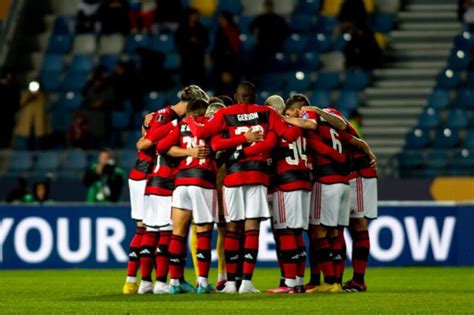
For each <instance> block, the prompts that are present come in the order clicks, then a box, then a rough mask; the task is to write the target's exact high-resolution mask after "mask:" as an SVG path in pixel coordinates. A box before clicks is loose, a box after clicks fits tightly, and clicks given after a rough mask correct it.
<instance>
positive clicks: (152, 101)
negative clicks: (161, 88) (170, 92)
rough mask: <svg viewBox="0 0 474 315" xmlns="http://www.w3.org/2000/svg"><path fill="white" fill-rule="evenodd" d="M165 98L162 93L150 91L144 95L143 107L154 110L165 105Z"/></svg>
mask: <svg viewBox="0 0 474 315" xmlns="http://www.w3.org/2000/svg"><path fill="white" fill-rule="evenodd" d="M165 105H166V99H165V95H164V94H163V93H159V92H150V93H148V94H147V95H145V108H146V109H147V110H150V111H156V110H158V109H160V108H163V107H165Z"/></svg>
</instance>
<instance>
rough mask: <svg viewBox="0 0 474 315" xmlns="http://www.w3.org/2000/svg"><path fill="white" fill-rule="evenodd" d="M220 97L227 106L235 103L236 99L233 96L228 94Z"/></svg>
mask: <svg viewBox="0 0 474 315" xmlns="http://www.w3.org/2000/svg"><path fill="white" fill-rule="evenodd" d="M219 98H220V99H221V100H222V102H223V103H224V105H225V106H231V105H233V104H234V100H233V99H232V97H229V96H227V95H219Z"/></svg>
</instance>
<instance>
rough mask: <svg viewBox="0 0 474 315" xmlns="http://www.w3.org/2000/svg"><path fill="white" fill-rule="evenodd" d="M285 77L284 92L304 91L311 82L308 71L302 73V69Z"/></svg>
mask: <svg viewBox="0 0 474 315" xmlns="http://www.w3.org/2000/svg"><path fill="white" fill-rule="evenodd" d="M287 77H288V83H287V85H286V94H290V93H291V92H296V93H302V92H304V91H306V90H307V89H308V88H309V86H310V84H311V79H310V77H309V73H304V72H303V71H297V72H292V73H291V74H289V75H288V76H287Z"/></svg>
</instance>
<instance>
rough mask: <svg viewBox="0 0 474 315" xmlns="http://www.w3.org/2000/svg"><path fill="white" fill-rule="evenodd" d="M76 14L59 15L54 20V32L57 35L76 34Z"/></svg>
mask: <svg viewBox="0 0 474 315" xmlns="http://www.w3.org/2000/svg"><path fill="white" fill-rule="evenodd" d="M75 21H76V17H75V16H58V17H57V18H56V20H55V21H54V25H53V34H55V35H69V34H74V30H75Z"/></svg>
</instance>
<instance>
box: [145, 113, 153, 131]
mask: <svg viewBox="0 0 474 315" xmlns="http://www.w3.org/2000/svg"><path fill="white" fill-rule="evenodd" d="M153 115H154V114H153V113H150V114H146V115H145V119H143V127H145V128H148V127H150V122H151V120H152V119H153Z"/></svg>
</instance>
